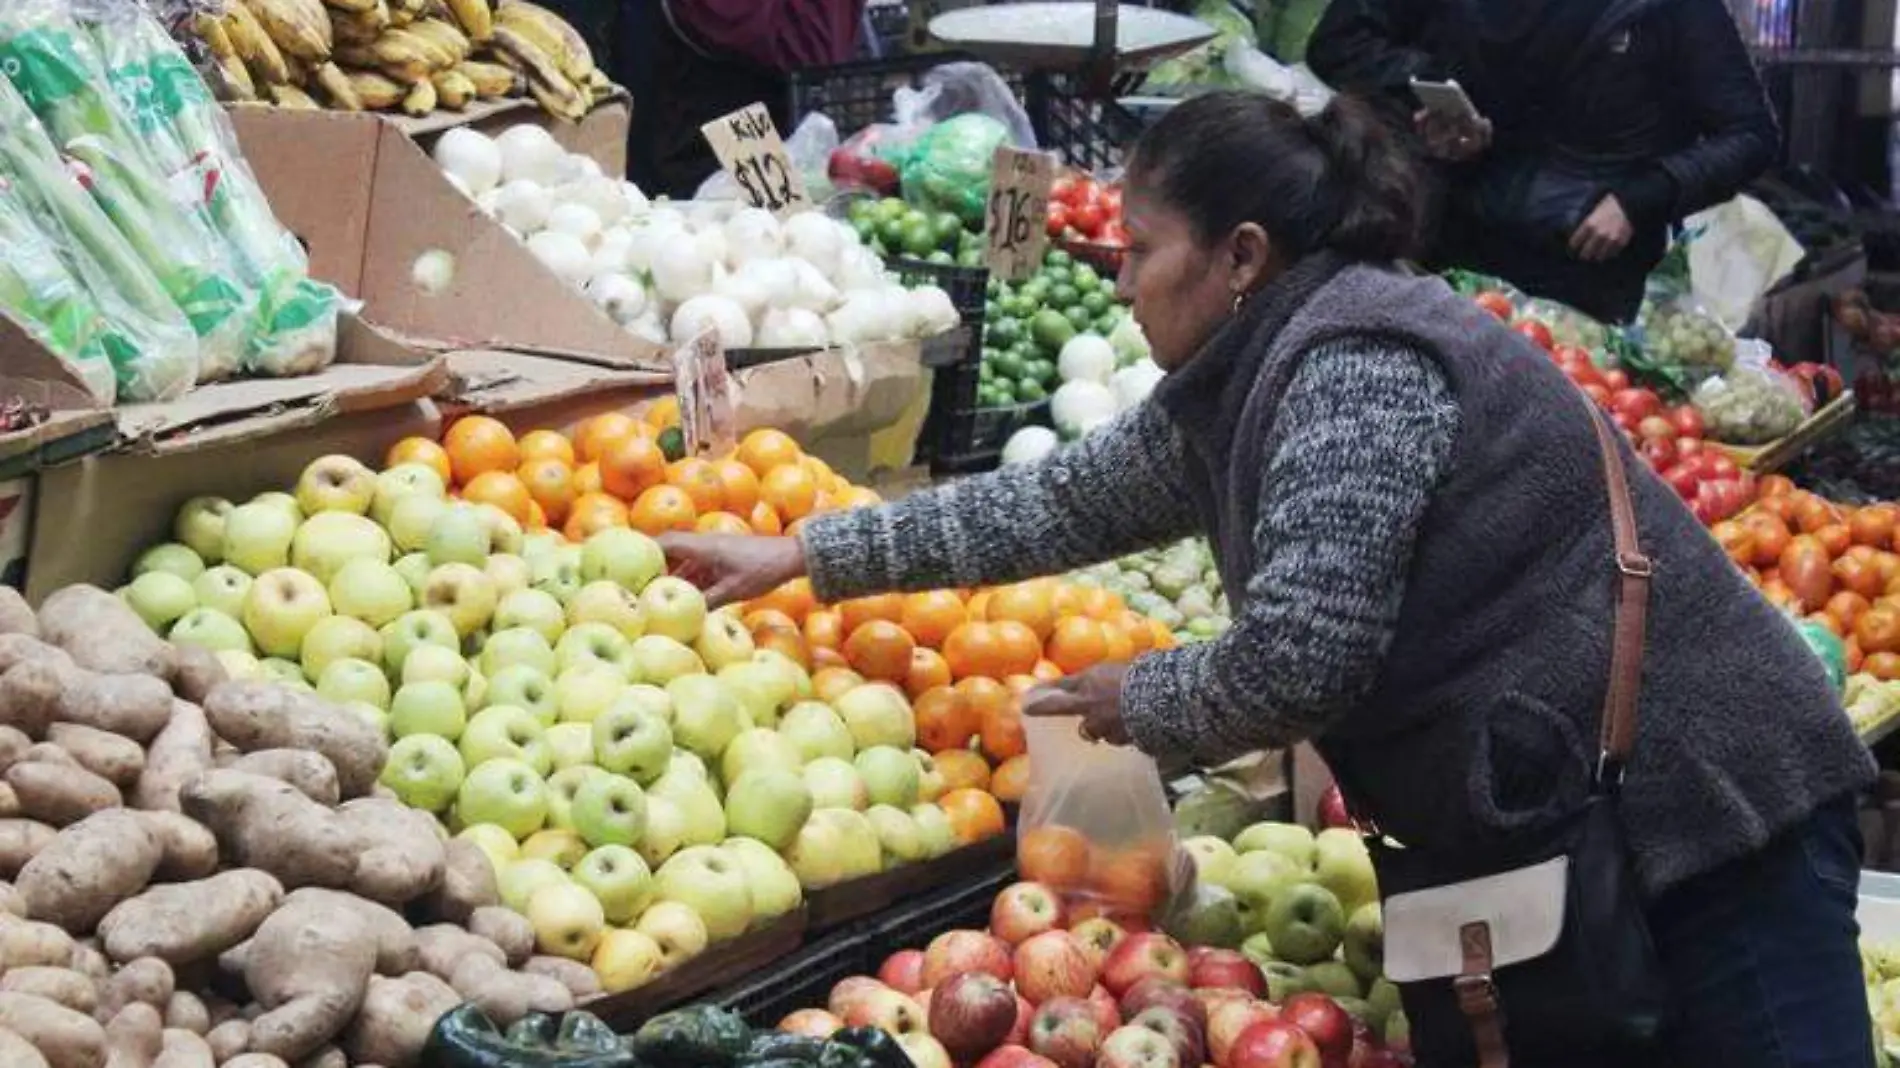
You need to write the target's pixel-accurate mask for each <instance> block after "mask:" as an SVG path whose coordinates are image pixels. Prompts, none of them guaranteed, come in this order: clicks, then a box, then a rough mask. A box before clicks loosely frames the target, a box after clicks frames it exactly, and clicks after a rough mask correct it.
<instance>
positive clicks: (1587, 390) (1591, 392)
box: [1583, 382, 1610, 408]
mask: <svg viewBox="0 0 1900 1068" xmlns="http://www.w3.org/2000/svg"><path fill="white" fill-rule="evenodd" d="M1583 395H1584V396H1586V397H1588V398H1590V399H1591V400H1592V401H1595V402H1596V406H1597V407H1599V408H1608V407H1609V406H1610V391H1609V390H1607V389H1605V388H1603V387H1602V386H1601V385H1598V384H1597V383H1595V382H1590V383H1586V384H1584V386H1583Z"/></svg>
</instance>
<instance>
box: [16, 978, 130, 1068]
mask: <svg viewBox="0 0 1900 1068" xmlns="http://www.w3.org/2000/svg"><path fill="white" fill-rule="evenodd" d="M0 1027H4V1028H6V1029H7V1030H9V1031H12V1032H14V1033H16V1034H18V1035H19V1036H20V1037H21V1038H24V1039H26V1040H27V1041H28V1042H29V1043H31V1044H32V1045H33V1047H34V1048H35V1049H38V1050H39V1051H40V1054H41V1055H42V1056H44V1057H45V1058H46V1063H47V1064H48V1065H50V1066H51V1068H100V1066H101V1065H103V1064H105V1062H106V1032H105V1028H103V1027H101V1026H99V1024H98V1022H97V1021H95V1020H93V1018H92V1017H90V1016H87V1015H85V1014H83V1013H78V1012H74V1011H73V1010H71V1009H69V1008H67V1007H66V1006H64V1005H61V1004H59V1003H58V1002H56V1001H49V1000H47V999H46V998H43V997H37V996H35V995H33V994H11V993H0Z"/></svg>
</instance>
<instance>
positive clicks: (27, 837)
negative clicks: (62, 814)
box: [0, 818, 59, 879]
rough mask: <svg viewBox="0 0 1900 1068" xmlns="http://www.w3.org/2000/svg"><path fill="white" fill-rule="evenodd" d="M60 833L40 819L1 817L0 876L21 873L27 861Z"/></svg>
mask: <svg viewBox="0 0 1900 1068" xmlns="http://www.w3.org/2000/svg"><path fill="white" fill-rule="evenodd" d="M58 833H59V832H58V831H55V830H54V829H53V828H51V827H48V826H47V825H46V824H44V823H41V822H39V821H38V820H28V819H18V818H10V819H0V878H7V879H11V878H13V877H14V876H16V875H18V874H20V869H21V868H24V867H26V862H27V861H29V860H32V859H33V856H34V854H36V853H38V852H39V851H40V850H42V849H45V848H46V843H48V842H50V841H52V840H53V836H54V835H56V834H58Z"/></svg>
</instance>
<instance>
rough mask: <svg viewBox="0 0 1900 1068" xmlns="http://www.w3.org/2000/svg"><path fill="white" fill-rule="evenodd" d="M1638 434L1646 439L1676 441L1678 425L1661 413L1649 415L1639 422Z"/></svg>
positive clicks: (1637, 426)
mask: <svg viewBox="0 0 1900 1068" xmlns="http://www.w3.org/2000/svg"><path fill="white" fill-rule="evenodd" d="M1636 436H1637V437H1640V438H1645V439H1661V440H1664V441H1674V440H1676V427H1675V424H1674V423H1671V422H1670V421H1669V420H1667V419H1664V418H1663V417H1662V416H1660V415H1648V416H1644V417H1643V418H1642V419H1641V420H1640V421H1638V422H1637V424H1636Z"/></svg>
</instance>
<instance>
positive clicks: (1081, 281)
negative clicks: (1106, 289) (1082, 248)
mask: <svg viewBox="0 0 1900 1068" xmlns="http://www.w3.org/2000/svg"><path fill="white" fill-rule="evenodd" d="M1075 288H1077V289H1079V290H1081V291H1082V292H1084V293H1087V292H1089V291H1090V290H1094V289H1100V288H1102V276H1101V275H1100V274H1097V273H1096V271H1095V268H1093V267H1090V266H1089V265H1088V264H1086V263H1078V264H1076V265H1075Z"/></svg>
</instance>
